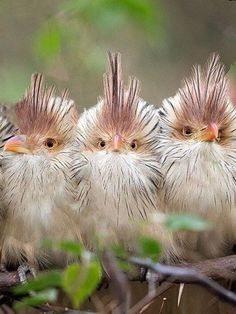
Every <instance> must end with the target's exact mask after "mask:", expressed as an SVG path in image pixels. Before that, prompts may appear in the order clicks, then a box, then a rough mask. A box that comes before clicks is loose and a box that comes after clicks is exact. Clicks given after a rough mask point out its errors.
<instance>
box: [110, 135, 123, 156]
mask: <svg viewBox="0 0 236 314" xmlns="http://www.w3.org/2000/svg"><path fill="white" fill-rule="evenodd" d="M112 143H113V150H114V151H115V152H117V151H119V149H120V143H121V136H120V135H119V134H116V135H115V136H114V137H113V140H112Z"/></svg>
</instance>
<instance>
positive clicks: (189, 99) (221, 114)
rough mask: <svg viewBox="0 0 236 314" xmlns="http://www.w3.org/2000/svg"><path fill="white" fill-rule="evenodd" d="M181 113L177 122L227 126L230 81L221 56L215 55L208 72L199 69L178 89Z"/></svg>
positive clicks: (196, 68) (198, 67)
mask: <svg viewBox="0 0 236 314" xmlns="http://www.w3.org/2000/svg"><path fill="white" fill-rule="evenodd" d="M178 96H179V97H180V103H181V108H182V110H181V113H178V112H177V111H176V114H177V115H178V117H177V118H178V119H180V120H183V121H189V117H192V119H194V121H195V122H196V123H198V122H208V121H209V120H211V121H213V122H224V120H225V115H226V112H227V107H228V105H229V97H228V96H229V95H228V80H227V78H226V76H225V69H224V65H223V64H221V63H220V61H219V56H218V55H217V54H213V55H212V56H211V57H210V59H209V61H208V63H207V64H206V66H205V68H201V66H199V65H197V66H195V67H194V68H193V73H192V76H191V77H190V78H189V79H186V80H185V81H184V86H183V87H182V88H180V89H179V92H178Z"/></svg>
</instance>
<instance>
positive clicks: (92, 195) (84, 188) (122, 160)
mask: <svg viewBox="0 0 236 314" xmlns="http://www.w3.org/2000/svg"><path fill="white" fill-rule="evenodd" d="M103 85H104V95H103V97H100V99H99V100H98V103H97V104H96V105H95V106H94V107H92V108H90V109H88V110H85V111H84V113H83V114H82V115H81V117H80V118H79V120H78V129H77V130H78V132H77V139H76V141H75V146H74V149H73V159H74V162H73V167H72V168H73V169H72V172H73V173H74V174H73V177H74V178H75V180H76V185H77V199H78V200H79V209H80V211H79V217H80V219H79V221H80V231H81V234H82V238H83V241H84V243H85V244H86V246H87V247H88V248H90V249H94V246H95V244H94V243H96V239H97V235H99V237H101V238H102V241H103V242H102V241H100V242H102V243H105V244H106V245H113V244H122V245H124V246H125V247H128V248H129V249H134V247H135V242H136V240H137V239H136V237H137V233H136V231H137V229H139V222H144V221H147V220H148V218H149V217H150V216H151V214H153V213H156V212H157V211H158V207H157V204H158V190H159V188H160V187H159V186H160V184H161V181H162V177H161V173H160V166H159V163H158V161H157V160H158V158H157V153H156V151H157V141H156V138H157V135H158V132H159V114H158V112H157V110H156V109H155V106H154V105H151V104H149V103H148V102H146V101H144V100H143V99H141V98H140V96H139V92H140V82H139V81H138V80H137V79H136V78H130V79H129V84H128V87H124V83H123V80H122V68H121V54H120V53H112V52H109V53H108V70H107V72H106V73H105V74H104V77H103ZM141 229H142V228H141ZM94 233H95V235H94Z"/></svg>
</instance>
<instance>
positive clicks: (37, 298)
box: [13, 289, 57, 310]
mask: <svg viewBox="0 0 236 314" xmlns="http://www.w3.org/2000/svg"><path fill="white" fill-rule="evenodd" d="M56 299H57V291H56V289H48V290H45V291H42V292H39V293H35V294H33V295H32V296H29V297H26V298H24V299H22V300H21V301H19V302H15V303H14V306H13V307H14V309H15V310H20V309H23V308H26V307H29V306H38V305H41V304H44V303H47V302H55V301H56Z"/></svg>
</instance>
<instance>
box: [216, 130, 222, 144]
mask: <svg viewBox="0 0 236 314" xmlns="http://www.w3.org/2000/svg"><path fill="white" fill-rule="evenodd" d="M221 139H222V130H219V131H218V137H217V139H216V140H217V142H220V140H221Z"/></svg>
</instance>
